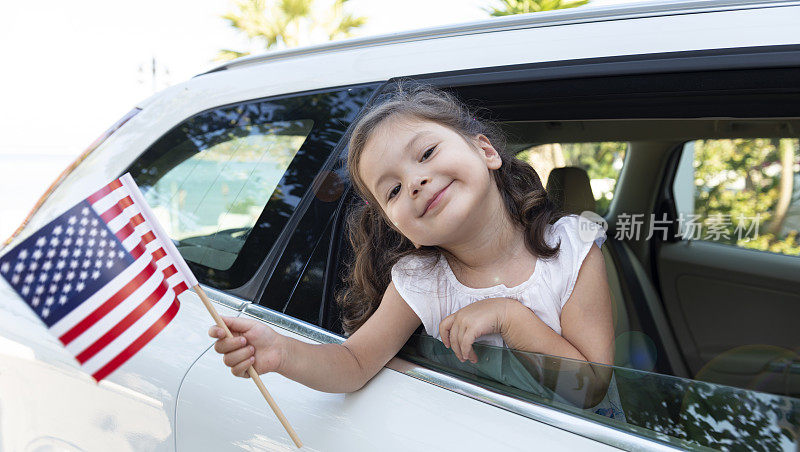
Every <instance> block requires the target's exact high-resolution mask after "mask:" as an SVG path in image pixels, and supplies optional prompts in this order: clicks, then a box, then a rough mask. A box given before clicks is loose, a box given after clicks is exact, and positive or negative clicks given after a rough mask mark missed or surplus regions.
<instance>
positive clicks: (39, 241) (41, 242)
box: [36, 237, 47, 248]
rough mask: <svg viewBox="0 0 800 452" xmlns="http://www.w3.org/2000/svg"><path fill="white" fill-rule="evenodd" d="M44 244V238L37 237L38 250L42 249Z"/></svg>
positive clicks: (45, 241)
mask: <svg viewBox="0 0 800 452" xmlns="http://www.w3.org/2000/svg"><path fill="white" fill-rule="evenodd" d="M45 243H47V239H46V238H45V237H39V239H38V240H36V246H38V247H40V248H41V247H43V246H44V245H45Z"/></svg>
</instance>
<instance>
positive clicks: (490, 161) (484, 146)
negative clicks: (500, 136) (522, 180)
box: [475, 134, 503, 170]
mask: <svg viewBox="0 0 800 452" xmlns="http://www.w3.org/2000/svg"><path fill="white" fill-rule="evenodd" d="M475 139H476V142H477V145H478V149H479V150H480V153H481V157H483V159H484V161H485V162H486V167H487V168H489V169H493V170H496V169H498V168H500V167H501V166H502V165H503V161H502V159H500V153H498V152H497V150H496V149H495V148H494V146H492V142H491V141H489V138H487V137H486V135H484V134H478V136H477V137H475Z"/></svg>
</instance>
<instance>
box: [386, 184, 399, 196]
mask: <svg viewBox="0 0 800 452" xmlns="http://www.w3.org/2000/svg"><path fill="white" fill-rule="evenodd" d="M398 193H400V184H397V185H395V186H394V188H392V191H390V192H389V199H392V198H394V197H395V196H397V194H398Z"/></svg>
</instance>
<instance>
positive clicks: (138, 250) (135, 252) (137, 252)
mask: <svg viewBox="0 0 800 452" xmlns="http://www.w3.org/2000/svg"><path fill="white" fill-rule="evenodd" d="M145 251H147V250H146V249H145V247H144V244H143V243H142V242H139V243H138V244H137V245H136V246H135V247H133V249H132V250H131V256H133V259H134V260H136V259H139V256H141V255H142V254H144V252H145Z"/></svg>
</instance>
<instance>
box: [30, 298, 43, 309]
mask: <svg viewBox="0 0 800 452" xmlns="http://www.w3.org/2000/svg"><path fill="white" fill-rule="evenodd" d="M41 301H42V300H41V298H39V297H33V298H31V304H32V305H33V307H34V308H35V307H36V306H39V303H41Z"/></svg>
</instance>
